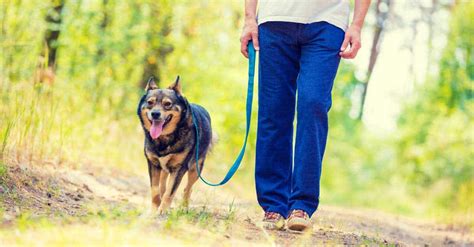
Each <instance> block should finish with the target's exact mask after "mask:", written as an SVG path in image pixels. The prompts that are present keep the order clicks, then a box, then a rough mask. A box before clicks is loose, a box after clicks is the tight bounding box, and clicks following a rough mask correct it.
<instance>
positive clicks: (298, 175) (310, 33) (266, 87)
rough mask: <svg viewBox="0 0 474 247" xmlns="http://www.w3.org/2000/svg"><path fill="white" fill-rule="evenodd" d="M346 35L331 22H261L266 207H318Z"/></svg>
mask: <svg viewBox="0 0 474 247" xmlns="http://www.w3.org/2000/svg"><path fill="white" fill-rule="evenodd" d="M343 39H344V31H343V30H342V29H340V28H338V27H336V26H333V25H331V24H329V23H327V22H315V23H311V24H299V23H290V22H266V23H263V24H261V25H260V26H259V43H260V51H259V56H260V63H259V85H258V90H259V91H258V97H259V108H258V130H257V151H256V168H255V169H256V171H255V181H256V187H257V198H258V202H259V204H260V206H261V207H262V208H263V210H265V211H271V212H277V213H280V214H281V215H283V216H284V217H287V216H288V213H289V212H291V211H292V210H293V209H302V210H304V211H305V212H307V213H308V214H309V215H310V216H311V215H312V214H313V213H314V212H315V211H316V209H317V208H318V205H319V186H320V177H321V167H322V160H323V154H324V149H325V147H326V138H327V133H328V115H327V114H328V111H329V108H330V107H331V90H332V86H333V82H334V77H335V76H336V72H337V68H338V66H339V61H340V57H339V49H340V47H341V45H342V41H343ZM296 92H298V94H296ZM296 96H297V107H296V111H297V126H296V139H295V141H296V144H295V150H294V160H293V121H294V117H295V100H296Z"/></svg>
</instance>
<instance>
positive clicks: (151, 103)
mask: <svg viewBox="0 0 474 247" xmlns="http://www.w3.org/2000/svg"><path fill="white" fill-rule="evenodd" d="M146 103H147V104H148V105H149V106H151V105H153V104H154V103H155V102H154V101H153V100H151V99H150V100H148V101H147V102H146Z"/></svg>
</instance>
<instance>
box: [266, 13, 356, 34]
mask: <svg viewBox="0 0 474 247" xmlns="http://www.w3.org/2000/svg"><path fill="white" fill-rule="evenodd" d="M270 21H284V22H294V23H301V24H309V23H314V22H320V21H326V22H328V23H329V24H332V25H334V26H336V27H338V28H340V29H342V30H343V31H344V32H345V31H346V30H347V28H348V23H347V22H342V21H340V20H339V19H332V18H326V17H316V18H304V17H296V16H266V17H264V18H258V20H257V22H258V25H260V24H262V23H265V22H270Z"/></svg>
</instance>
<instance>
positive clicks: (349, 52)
mask: <svg viewBox="0 0 474 247" xmlns="http://www.w3.org/2000/svg"><path fill="white" fill-rule="evenodd" d="M349 45H350V47H349ZM360 47H361V44H360V27H358V26H356V25H351V26H350V27H349V28H348V29H347V31H346V36H345V37H344V42H342V46H341V52H339V55H340V56H341V57H342V58H345V59H352V58H355V57H356V55H357V52H358V51H359V49H360Z"/></svg>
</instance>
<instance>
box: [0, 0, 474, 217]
mask: <svg viewBox="0 0 474 247" xmlns="http://www.w3.org/2000/svg"><path fill="white" fill-rule="evenodd" d="M242 10H243V3H241V2H240V1H209V0H198V1H185V0H178V1H169V0H154V1H151V0H137V1H112V0H96V1H84V0H83V1H68V0H49V1H39V0H30V1H20V0H1V8H0V23H1V24H0V49H1V50H0V53H1V58H0V84H1V86H2V91H1V94H0V97H1V98H0V100H1V104H0V114H1V115H2V118H0V145H1V151H2V152H1V157H2V160H3V162H8V160H9V159H18V160H24V161H25V162H37V163H38V164H41V162H43V161H48V162H53V163H55V164H63V165H71V164H73V165H74V166H80V165H83V164H93V165H97V166H107V167H113V168H117V169H126V170H128V171H130V172H137V173H140V174H146V171H145V170H146V166H145V165H144V164H145V161H144V160H143V154H142V142H143V140H142V139H143V137H142V130H141V128H140V126H139V122H138V119H137V117H136V116H135V110H136V105H137V103H138V99H139V98H140V96H141V94H142V93H143V85H144V82H145V81H146V79H147V78H148V77H149V76H152V75H153V76H155V77H156V78H158V81H159V83H160V86H167V85H168V84H169V83H171V82H172V81H173V80H174V78H175V77H176V75H178V74H179V75H181V77H182V79H183V83H184V85H183V86H184V93H185V95H186V96H187V97H188V98H189V99H190V100H191V101H193V102H199V103H200V104H202V105H204V106H205V107H206V108H207V109H209V111H210V112H211V115H212V119H213V125H214V128H215V129H216V131H217V132H218V133H219V136H220V141H219V143H218V145H217V146H216V148H215V150H214V152H213V153H212V155H211V157H210V161H209V162H208V165H207V168H206V170H205V176H207V177H210V178H211V180H212V179H214V180H218V179H220V178H221V177H222V176H223V174H224V172H225V171H226V170H227V168H228V167H229V165H230V164H231V163H232V161H233V158H234V157H235V155H236V154H237V152H238V150H239V149H240V146H241V143H242V140H243V133H244V129H245V114H244V111H245V92H246V91H245V88H246V82H247V80H246V77H247V72H246V70H247V61H246V59H244V58H243V57H242V56H241V55H240V53H239V46H240V44H239V35H240V29H241V25H242ZM440 16H441V17H442V18H438V17H440ZM472 16H474V3H473V2H472V1H448V0H445V1H442V0H432V1H428V0H427V1H422V0H419V1H393V0H392V1H390V0H380V1H374V4H373V6H372V9H371V12H370V13H369V16H368V21H367V26H366V28H365V29H364V30H365V33H364V35H365V37H364V41H363V42H364V43H363V44H364V47H365V48H363V49H366V50H367V51H368V53H367V54H366V58H365V59H366V61H364V63H363V65H361V64H362V63H358V62H357V60H356V62H352V61H344V62H343V64H342V65H341V68H340V70H339V74H338V77H337V79H336V83H335V85H334V91H333V97H334V104H333V108H332V110H331V113H330V123H331V130H330V134H329V135H330V137H329V143H328V149H327V153H326V155H325V165H324V168H323V181H322V184H323V190H322V198H321V200H322V201H324V202H326V203H333V204H341V205H349V206H360V207H376V208H381V209H384V210H388V211H392V212H396V213H403V214H410V215H417V216H420V217H435V218H437V219H441V220H447V221H450V222H462V223H467V224H471V225H472V224H473V223H472V222H473V215H472V212H473V208H472V204H473V197H474V193H473V188H474V169H473V160H474V155H473V151H472V150H473V138H474V130H473V127H472V126H473V120H472V114H473V110H474V108H473V107H474V105H473V95H472V89H473V84H472V82H473V76H474V75H473V74H474V72H473V64H474V61H473V59H474V58H473V57H474V56H473V50H472V47H473V38H472V33H474V30H473V29H474V23H473V21H472ZM437 20H441V21H437ZM443 20H447V22H446V23H449V24H446V25H445V23H443V22H442V21H443ZM400 30H403V31H400ZM397 32H399V33H400V34H399V35H406V40H407V42H406V43H404V44H400V49H403V50H408V51H409V53H410V54H412V56H411V59H409V60H407V61H404V62H407V63H410V64H411V65H410V72H409V73H411V74H412V76H411V77H410V79H409V80H410V81H408V82H405V83H406V84H407V85H410V86H409V87H408V89H407V91H408V93H406V94H405V97H404V98H402V99H400V102H399V105H400V106H401V110H400V113H399V114H398V117H396V118H395V119H393V121H395V122H396V129H395V130H394V131H392V132H390V133H385V134H384V135H380V134H378V133H377V132H374V131H372V130H371V129H370V128H368V127H367V125H366V124H365V123H364V121H362V120H363V115H362V113H364V116H365V115H367V114H370V113H368V112H367V111H366V110H364V104H366V103H364V102H365V97H366V95H367V90H375V89H371V86H370V85H372V83H373V82H372V80H375V79H376V78H375V79H374V78H373V77H372V76H371V75H372V72H373V70H374V69H376V68H377V67H378V66H380V67H383V66H387V64H388V63H387V59H385V60H384V59H383V58H382V57H378V56H379V53H381V52H384V50H383V49H384V42H385V41H386V39H384V36H385V35H386V34H390V33H391V34H393V33H395V34H397ZM420 35H425V36H426V37H427V39H426V40H427V42H424V43H420V42H417V41H416V40H418V38H417V37H419V36H420ZM385 37H387V36H385ZM439 40H441V41H440V42H438V41H439ZM420 44H421V45H420ZM439 47H441V48H440V49H438V48H439ZM420 49H424V50H426V51H427V52H426V53H425V54H424V55H425V57H426V59H423V60H419V59H417V56H416V55H415V54H417V52H418V51H419V50H420ZM360 56H364V54H361V55H360ZM420 61H421V63H422V66H424V67H426V68H427V69H426V70H424V71H425V72H426V73H423V74H424V75H422V76H420V75H419V74H420V73H419V72H417V70H418V69H417V68H418V66H419V63H420ZM392 64H393V63H392ZM392 69H394V70H397V69H399V68H392ZM361 74H362V75H361ZM369 82H370V84H369ZM375 93H377V92H375ZM354 109H356V111H355V112H356V114H351V112H353V111H354ZM255 113H256V107H255V111H254V119H253V131H252V133H251V136H250V142H249V146H248V149H247V153H246V157H245V162H244V165H243V167H242V168H241V170H240V171H239V172H238V173H237V176H236V178H235V180H234V182H231V184H230V185H228V187H230V188H231V189H234V192H235V193H236V194H238V195H240V196H247V197H253V196H254V185H253V169H254V168H253V166H254V163H253V160H254V155H255V153H254V147H255V146H254V145H255V130H256V128H255V127H256V126H255V122H256V121H255V120H256V117H255V116H256V115H255ZM242 187H244V189H242Z"/></svg>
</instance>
